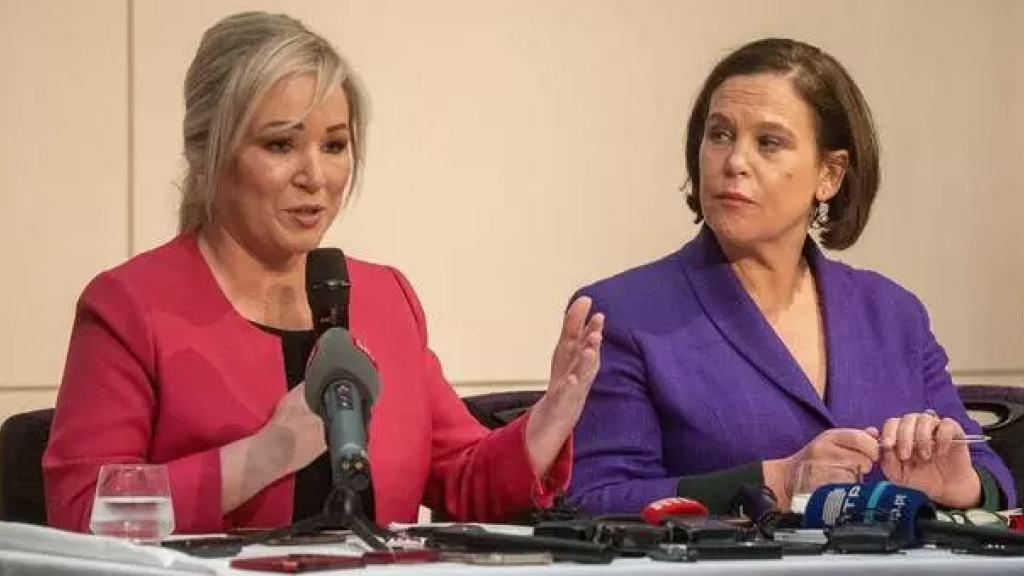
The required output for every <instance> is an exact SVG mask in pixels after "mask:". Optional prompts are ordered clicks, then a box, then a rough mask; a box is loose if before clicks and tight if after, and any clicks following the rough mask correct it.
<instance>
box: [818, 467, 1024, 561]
mask: <svg viewBox="0 0 1024 576" xmlns="http://www.w3.org/2000/svg"><path fill="white" fill-rule="evenodd" d="M851 523H857V524H867V525H888V526H890V527H891V534H892V536H893V537H894V538H895V539H897V540H898V541H899V542H900V544H901V545H903V546H915V545H917V544H919V543H926V542H930V543H939V544H946V545H950V546H964V545H968V546H970V545H975V546H976V545H1015V546H1021V545H1024V534H1018V533H1014V532H1011V531H1009V530H1007V529H1004V528H995V527H991V526H970V525H965V524H957V523H953V522H944V521H941V520H937V519H936V507H935V504H934V503H932V502H931V500H929V499H928V496H927V495H926V494H925V493H924V492H921V491H920V490H915V489H913V488H907V487H904V486H897V485H896V484H893V483H891V482H888V481H881V482H867V483H863V484H826V485H824V486H821V487H820V488H818V489H817V490H815V491H814V493H813V494H811V497H810V500H808V502H807V508H806V509H805V511H804V516H803V527H804V528H833V527H835V526H840V525H844V524H851Z"/></svg>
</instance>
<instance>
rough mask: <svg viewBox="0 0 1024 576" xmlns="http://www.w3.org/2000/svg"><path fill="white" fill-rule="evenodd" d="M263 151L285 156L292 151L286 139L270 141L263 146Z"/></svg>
mask: <svg viewBox="0 0 1024 576" xmlns="http://www.w3.org/2000/svg"><path fill="white" fill-rule="evenodd" d="M263 149H264V150H266V151H267V152H272V153H274V154H286V153H288V152H291V150H292V142H291V140H288V139H284V138H282V139H278V140H271V141H269V142H267V143H266V144H264V145H263Z"/></svg>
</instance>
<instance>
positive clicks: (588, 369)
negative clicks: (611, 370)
mask: <svg viewBox="0 0 1024 576" xmlns="http://www.w3.org/2000/svg"><path fill="white" fill-rule="evenodd" d="M600 358H601V356H600V354H598V352H597V350H594V349H592V348H587V349H586V350H584V351H583V352H582V353H580V359H579V363H578V365H577V368H576V370H575V371H574V374H575V375H576V376H577V377H578V378H579V381H580V382H581V383H582V384H583V385H584V386H586V387H587V388H589V387H590V385H591V384H593V383H594V378H596V377H597V372H598V370H599V369H600V368H601V361H600Z"/></svg>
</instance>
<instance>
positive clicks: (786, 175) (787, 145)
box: [699, 74, 842, 248]
mask: <svg viewBox="0 0 1024 576" xmlns="http://www.w3.org/2000/svg"><path fill="white" fill-rule="evenodd" d="M815 128H816V126H815V119H814V115H813V111H812V110H811V108H810V107H809V106H808V105H807V103H806V102H804V100H803V99H802V98H801V97H800V96H799V95H798V94H797V93H796V91H795V90H794V89H793V85H792V82H791V80H790V79H789V78H787V77H786V76H784V75H778V74H754V75H747V76H733V77H731V78H729V79H728V80H726V81H725V82H723V83H722V85H721V86H720V87H719V88H718V89H717V90H716V91H715V92H714V93H713V94H712V96H711V101H710V104H709V107H708V117H707V119H706V122H705V127H704V136H703V139H702V140H701V145H700V190H699V196H700V203H701V209H702V211H703V213H704V219H705V221H706V222H707V224H708V226H709V227H710V228H711V229H712V230H714V232H715V234H716V235H717V236H718V238H719V239H720V240H724V241H726V242H727V243H729V244H732V245H735V246H740V247H747V248H753V247H756V246H757V245H762V244H765V243H771V242H775V241H778V240H780V239H789V238H791V239H793V240H796V241H799V242H800V243H801V244H802V239H803V237H804V236H805V235H806V233H807V226H808V223H809V219H810V217H811V210H812V207H813V206H814V200H815V199H817V200H818V201H827V200H828V199H830V198H831V197H832V196H833V195H835V193H836V191H837V190H838V189H839V183H840V182H841V181H842V168H841V164H836V162H823V161H822V158H821V156H820V153H819V150H818V146H817V141H816V140H817V139H816V137H815V135H816V129H815ZM839 154H842V153H839Z"/></svg>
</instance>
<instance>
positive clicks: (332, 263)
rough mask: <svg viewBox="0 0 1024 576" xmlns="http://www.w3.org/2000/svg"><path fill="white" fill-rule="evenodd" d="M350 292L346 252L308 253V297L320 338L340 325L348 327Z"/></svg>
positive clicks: (324, 251) (320, 251) (334, 249)
mask: <svg viewBox="0 0 1024 576" xmlns="http://www.w3.org/2000/svg"><path fill="white" fill-rule="evenodd" d="M348 289H349V282H348V273H347V272H346V268H345V254H344V252H342V251H341V250H339V249H337V248H317V249H315V250H311V251H310V252H309V253H308V254H306V298H307V299H308V300H309V308H310V310H311V311H312V312H313V329H314V330H315V331H316V333H317V335H320V334H323V333H324V332H326V331H327V329H328V328H332V327H336V326H337V327H341V328H348Z"/></svg>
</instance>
